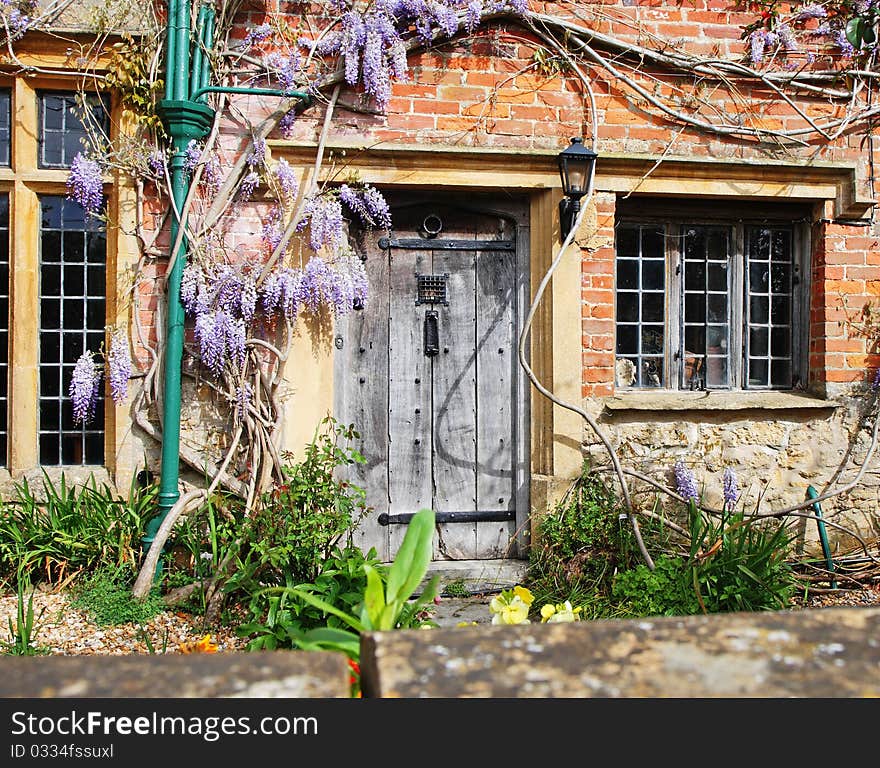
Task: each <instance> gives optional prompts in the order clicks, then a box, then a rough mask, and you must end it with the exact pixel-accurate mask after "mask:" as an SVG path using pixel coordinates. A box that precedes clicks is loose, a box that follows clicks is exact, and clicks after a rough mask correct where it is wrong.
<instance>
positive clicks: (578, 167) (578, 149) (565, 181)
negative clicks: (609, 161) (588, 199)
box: [559, 138, 597, 199]
mask: <svg viewBox="0 0 880 768" xmlns="http://www.w3.org/2000/svg"><path fill="white" fill-rule="evenodd" d="M596 157H597V155H596V153H595V152H593V150H591V149H588V148H587V147H585V146H584V140H583V139H579V138H573V139H572V140H571V144H570V145H569V146H568V147H566V148H565V149H564V150H563V151H562V152H560V153H559V175H560V177H561V179H562V192H563V194H564V195H565V196H566V197H571V198H574V199H580V198H581V197H583V196H584V195H586V194H587V186H588V185H589V183H590V175H591V173H592V170H593V164H594V163H595V162H596Z"/></svg>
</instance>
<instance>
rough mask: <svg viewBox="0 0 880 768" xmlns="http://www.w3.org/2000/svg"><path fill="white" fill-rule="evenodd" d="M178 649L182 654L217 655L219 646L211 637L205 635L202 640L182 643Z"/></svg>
mask: <svg viewBox="0 0 880 768" xmlns="http://www.w3.org/2000/svg"><path fill="white" fill-rule="evenodd" d="M177 648H178V650H179V651H180V652H181V653H217V650H218V645H217V643H215V642H214V641H213V640H212V639H211V636H210V635H205V636H204V637H203V638H202V639H201V640H196V641H194V642H191V643H180V644H179V645H178V646H177Z"/></svg>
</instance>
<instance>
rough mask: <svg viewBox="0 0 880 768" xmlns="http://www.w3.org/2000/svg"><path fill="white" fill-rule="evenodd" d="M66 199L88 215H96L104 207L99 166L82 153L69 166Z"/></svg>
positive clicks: (101, 176)
mask: <svg viewBox="0 0 880 768" xmlns="http://www.w3.org/2000/svg"><path fill="white" fill-rule="evenodd" d="M67 198H68V199H69V200H75V201H76V202H77V203H79V204H80V205H81V206H82V207H83V208H85V210H86V211H88V213H89V214H96V213H98V212H99V211H100V210H101V207H102V206H103V205H104V179H103V174H102V170H101V165H100V164H99V163H98V162H97V161H96V160H90V159H89V158H87V157H86V156H85V155H84V154H82V152H79V153H77V155H76V157H74V158H73V162H72V163H71V164H70V174H69V175H68V177H67Z"/></svg>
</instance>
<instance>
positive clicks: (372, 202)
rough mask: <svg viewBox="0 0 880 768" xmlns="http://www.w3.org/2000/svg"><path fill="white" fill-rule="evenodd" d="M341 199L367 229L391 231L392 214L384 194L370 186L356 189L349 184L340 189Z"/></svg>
mask: <svg viewBox="0 0 880 768" xmlns="http://www.w3.org/2000/svg"><path fill="white" fill-rule="evenodd" d="M339 199H340V200H341V201H342V202H343V203H345V204H346V205H347V206H348V207H349V208H350V209H351V211H352V213H354V214H355V215H356V216H357V217H358V218H359V219H360V220H361V223H362V224H364V226H366V227H370V228H373V227H381V228H382V229H391V212H390V210H389V208H388V203H387V202H386V200H385V198H384V197H383V196H382V193H381V192H380V191H379V190H378V189H376V188H375V187H371V186H369V185H367V186H364V187H363V188H361V189H355V188H353V187H350V186H349V185H348V184H343V185H342V186H341V187H340V188H339Z"/></svg>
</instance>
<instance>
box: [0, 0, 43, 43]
mask: <svg viewBox="0 0 880 768" xmlns="http://www.w3.org/2000/svg"><path fill="white" fill-rule="evenodd" d="M38 10H39V2H38V0H0V22H2V25H3V27H4V28H5V31H6V35H5V36H8V38H9V39H10V40H17V39H18V38H20V37H21V36H22V35H23V34H24V33H25V32H27V30H28V29H30V27H31V26H32V25H33V23H34V19H35V17H36V15H37V12H38Z"/></svg>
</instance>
